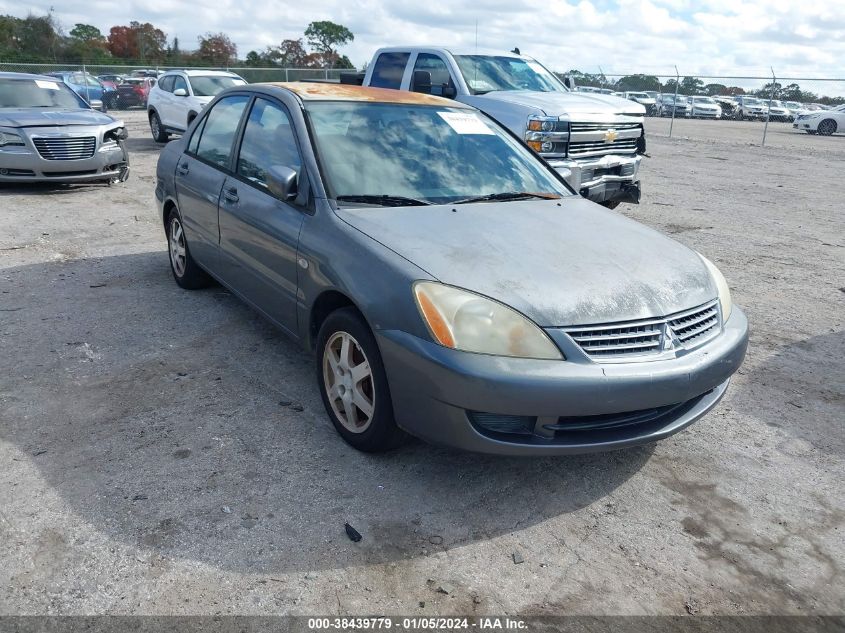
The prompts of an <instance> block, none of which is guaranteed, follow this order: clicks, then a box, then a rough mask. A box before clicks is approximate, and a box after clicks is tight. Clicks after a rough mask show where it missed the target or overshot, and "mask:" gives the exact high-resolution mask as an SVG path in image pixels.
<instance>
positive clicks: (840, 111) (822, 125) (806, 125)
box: [792, 104, 845, 136]
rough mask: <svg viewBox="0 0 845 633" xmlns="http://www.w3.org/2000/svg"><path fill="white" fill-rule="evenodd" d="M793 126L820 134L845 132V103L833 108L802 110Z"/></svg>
mask: <svg viewBox="0 0 845 633" xmlns="http://www.w3.org/2000/svg"><path fill="white" fill-rule="evenodd" d="M792 128H793V129H796V130H801V131H802V132H807V134H818V135H820V136H830V135H831V134H835V133H836V132H845V104H843V105H839V106H836V107H835V108H833V109H832V110H814V111H812V112H806V111H805V112H802V113H801V114H799V115H798V116H797V117H796V118H795V122H794V123H793V124H792Z"/></svg>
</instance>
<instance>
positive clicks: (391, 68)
mask: <svg viewBox="0 0 845 633" xmlns="http://www.w3.org/2000/svg"><path fill="white" fill-rule="evenodd" d="M409 57H410V54H409V53H382V54H381V55H379V56H378V59H377V60H376V63H375V66H374V67H373V74H372V75H371V76H370V85H371V86H372V87H374V88H393V89H398V88H399V87H400V86H401V85H402V75H404V74H405V66H407V65H408V58H409Z"/></svg>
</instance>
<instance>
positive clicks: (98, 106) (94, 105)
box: [88, 99, 106, 112]
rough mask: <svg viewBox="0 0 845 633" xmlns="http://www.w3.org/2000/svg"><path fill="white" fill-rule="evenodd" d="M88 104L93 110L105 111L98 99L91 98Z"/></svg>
mask: <svg viewBox="0 0 845 633" xmlns="http://www.w3.org/2000/svg"><path fill="white" fill-rule="evenodd" d="M88 105H90V106H91V107H92V108H93V109H94V110H99V111H100V112H105V111H106V107H105V106H104V105H103V102H102V101H101V100H100V99H91V102H90V103H89V104H88Z"/></svg>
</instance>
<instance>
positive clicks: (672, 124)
mask: <svg viewBox="0 0 845 633" xmlns="http://www.w3.org/2000/svg"><path fill="white" fill-rule="evenodd" d="M679 83H681V75H680V73H678V67H677V66H675V97H674V99H672V120H671V121H669V138H672V128H673V127H675V109H676V108H677V107H678V84H679Z"/></svg>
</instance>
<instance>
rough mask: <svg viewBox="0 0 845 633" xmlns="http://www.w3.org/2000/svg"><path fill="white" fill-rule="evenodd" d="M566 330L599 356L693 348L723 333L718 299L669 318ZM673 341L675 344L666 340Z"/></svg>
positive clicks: (583, 347) (589, 351) (604, 357)
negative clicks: (720, 324)
mask: <svg viewBox="0 0 845 633" xmlns="http://www.w3.org/2000/svg"><path fill="white" fill-rule="evenodd" d="M564 331H565V332H566V333H567V334H568V335H569V336H570V337H571V338H572V340H574V341H575V342H576V343H577V344H578V346H579V347H580V348H581V349H582V350H584V351H585V352H586V353H587V355H588V356H590V357H591V358H596V359H608V360H613V359H618V358H625V357H627V356H636V355H650V354H658V353H660V352H662V351H665V350H668V349H672V348H674V349H692V348H694V347H697V346H699V345H701V344H702V343H705V342H706V341H709V340H710V339H711V338H713V337H714V336H716V335H717V334H718V333H719V309H718V301H717V300H714V301H709V302H707V303H705V304H704V305H701V306H698V307H697V308H693V309H692V310H685V311H684V312H678V313H676V314H673V315H670V316H668V317H663V318H656V319H641V320H638V321H626V322H623V323H608V324H605V325H585V326H577V327H567V328H564ZM667 338H668V339H670V340H671V345H670V344H668V343H664V342H665V341H666V340H667Z"/></svg>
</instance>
